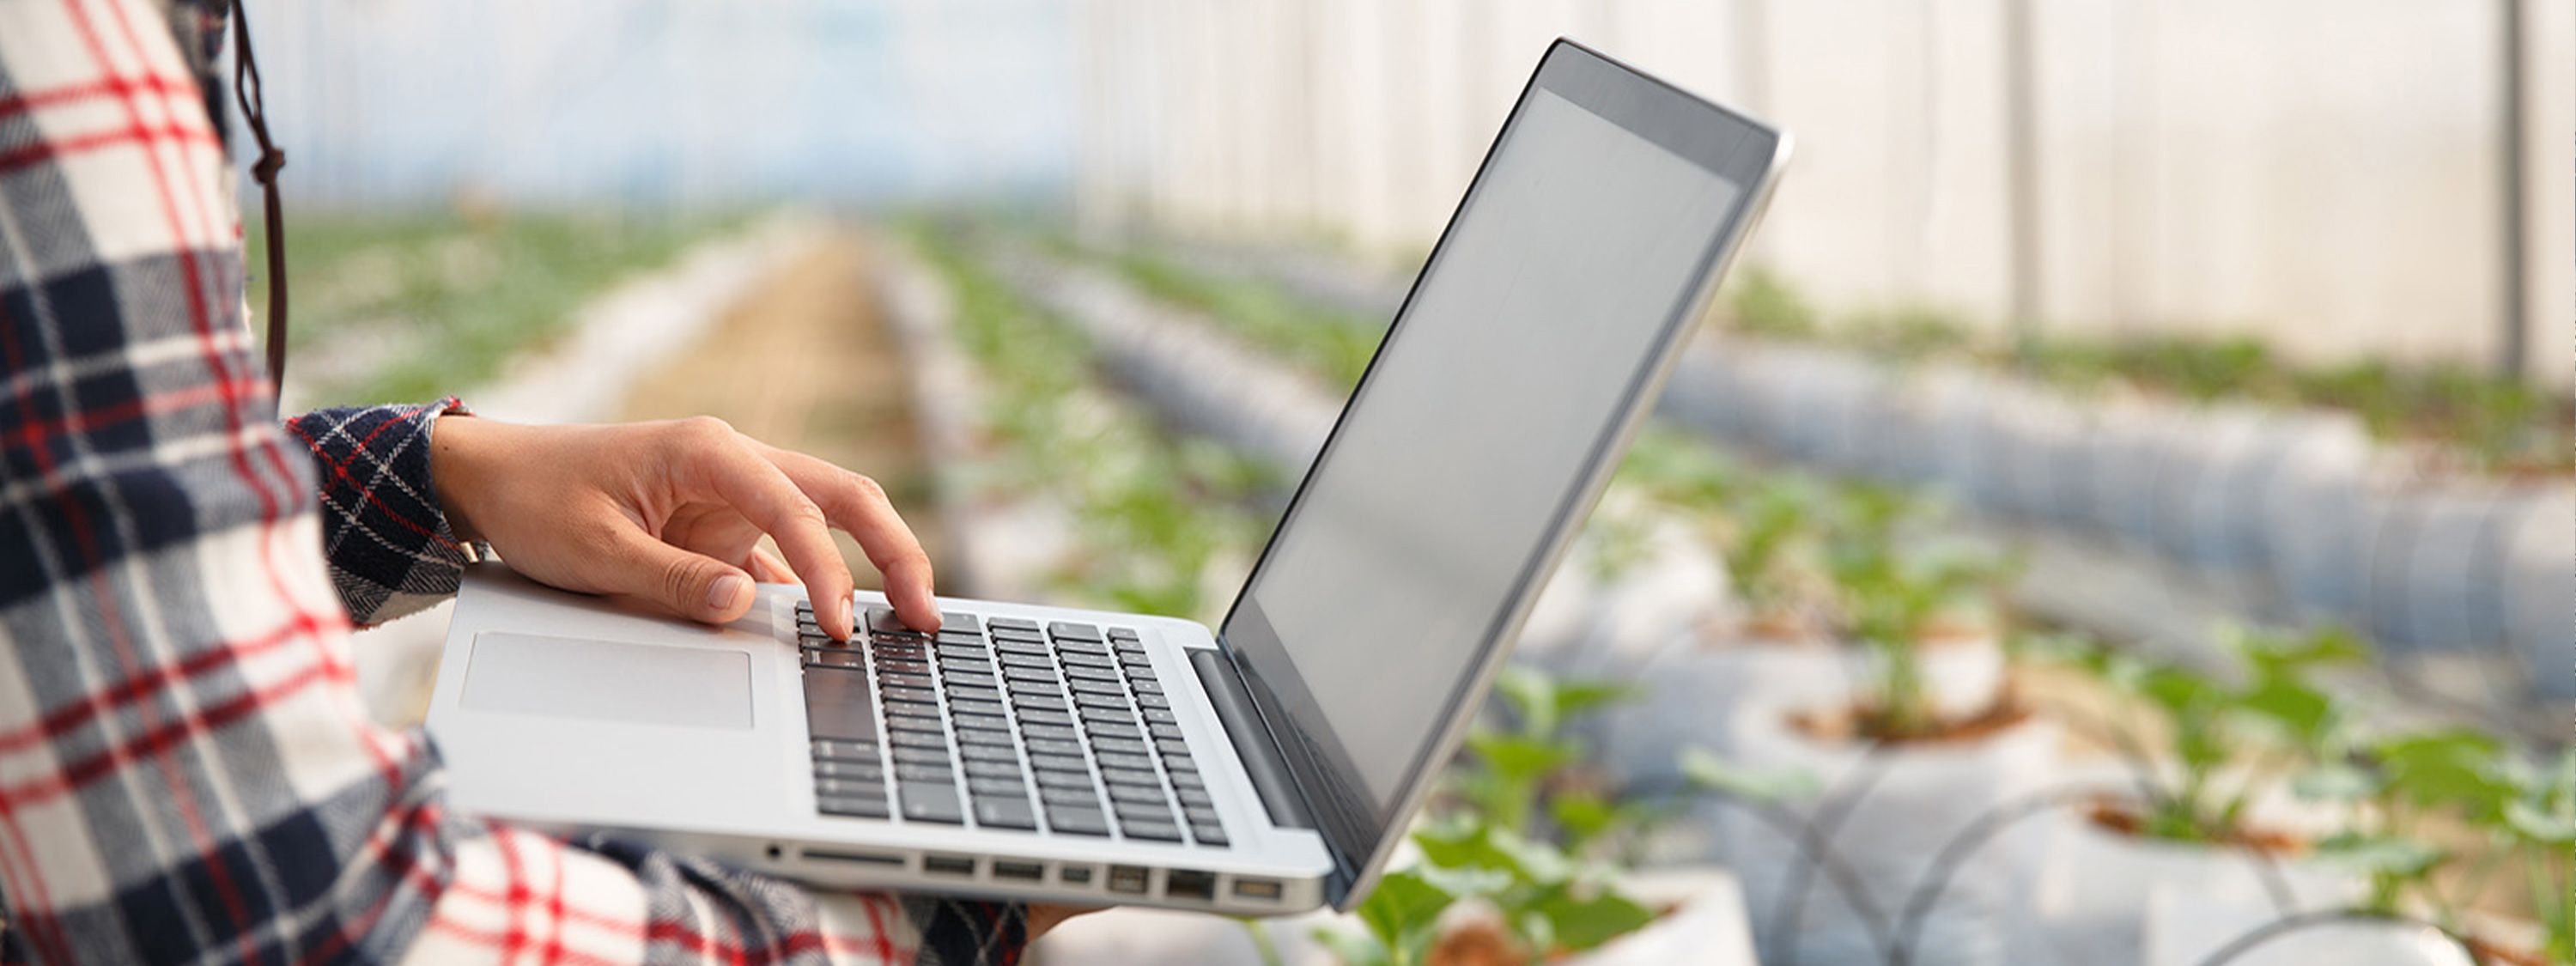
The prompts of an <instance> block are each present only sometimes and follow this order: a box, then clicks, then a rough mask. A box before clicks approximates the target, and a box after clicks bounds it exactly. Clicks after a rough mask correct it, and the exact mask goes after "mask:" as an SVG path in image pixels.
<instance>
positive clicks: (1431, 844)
mask: <svg viewBox="0 0 2576 966" xmlns="http://www.w3.org/2000/svg"><path fill="white" fill-rule="evenodd" d="M1495 693H1496V695H1498V696H1499V697H1500V698H1501V699H1502V702H1503V705H1504V709H1505V714H1503V715H1502V716H1501V718H1502V723H1501V724H1499V725H1497V724H1491V723H1488V724H1482V725H1479V726H1478V728H1477V730H1476V731H1475V732H1474V733H1473V734H1471V735H1470V736H1469V737H1468V745H1467V747H1468V755H1467V757H1466V758H1464V759H1462V760H1461V761H1460V762H1459V763H1458V764H1457V765H1456V766H1453V768H1452V770H1451V772H1450V774H1449V776H1448V784H1449V787H1450V794H1448V795H1447V796H1445V797H1444V798H1443V799H1442V801H1441V802H1440V803H1439V804H1438V805H1436V806H1435V809H1434V814H1433V815H1431V816H1430V817H1428V818H1426V819H1425V820H1424V821H1423V822H1422V823H1421V824H1420V825H1419V826H1418V827H1416V829H1415V830H1414V833H1413V842H1414V844H1415V845H1416V846H1417V847H1419V848H1420V849H1421V850H1422V862H1421V863H1420V864H1419V865H1417V866H1415V867H1414V868H1411V869H1407V870H1403V871H1399V872H1392V873H1388V874H1387V876H1386V877H1385V879H1384V880H1383V881H1382V882H1381V883H1380V884H1379V886H1378V888H1377V890H1376V891H1375V892H1372V893H1371V894H1370V895H1369V898H1368V899H1367V900H1366V901H1364V902H1363V903H1362V904H1361V907H1360V919H1361V922H1362V923H1363V924H1364V925H1366V926H1367V929H1368V931H1367V933H1366V934H1365V936H1347V935H1337V934H1332V933H1328V932H1318V933H1317V938H1318V939H1319V940H1321V941H1324V942H1326V943H1327V944H1329V945H1331V946H1332V947H1333V949H1334V951H1335V953H1336V954H1337V955H1340V956H1341V957H1342V959H1343V960H1344V961H1345V962H1348V963H1352V964H1355V966H1357V964H1385V966H1401V964H1412V963H1419V962H1421V961H1422V957H1423V955H1424V954H1425V952H1426V951H1427V950H1429V949H1430V947H1431V943H1432V942H1433V940H1434V939H1435V938H1436V937H1437V926H1438V924H1439V920H1440V918H1441V916H1442V915H1443V914H1444V913H1445V912H1446V911H1447V910H1448V909H1449V907H1450V906H1451V905H1453V904H1454V903H1457V902H1459V901H1461V900H1466V899H1475V900H1478V901H1481V902H1483V903H1485V904H1487V905H1490V906H1491V907H1492V908H1493V909H1494V911H1495V912H1496V913H1497V914H1499V916H1500V919H1501V924H1502V927H1503V928H1504V929H1505V930H1506V931H1507V932H1508V933H1509V934H1510V936H1511V937H1512V940H1513V941H1514V943H1516V944H1517V945H1518V946H1519V947H1520V948H1521V949H1522V950H1523V951H1525V952H1528V953H1530V954H1531V955H1533V956H1546V955H1550V954H1553V953H1557V952H1573V951H1581V950H1585V949H1590V948H1593V947H1595V946H1598V945H1600V944H1602V943H1605V942H1608V941H1610V940H1611V939H1614V938H1617V937H1619V936H1621V935H1624V934H1626V933H1628V932H1631V931H1634V930H1636V929H1638V928H1640V927H1642V926H1644V925H1645V924H1647V923H1648V922H1651V921H1653V919H1654V916H1655V914H1654V912H1653V911H1652V910H1650V909H1647V908H1646V907H1644V906H1643V905H1640V904H1639V903H1637V902H1635V901H1634V900H1631V899H1629V898H1627V897H1625V896H1622V895H1620V894H1619V893H1618V891H1617V890H1616V889H1615V888H1614V887H1613V885H1612V883H1613V881H1614V880H1615V879H1616V877H1617V875H1618V872H1619V869H1620V866H1619V864H1618V863H1617V862H1616V861H1615V859H1614V855H1615V853H1614V851H1613V850H1612V849H1610V848H1609V845H1610V844H1612V843H1615V842H1618V841H1621V840H1623V839H1624V838H1625V837H1626V836H1627V834H1628V833H1629V832H1631V831H1633V830H1634V829H1635V828H1637V827H1639V826H1641V825H1642V824H1643V823H1644V822H1645V821H1646V820H1647V819H1648V817H1649V816H1650V814H1651V813H1650V810H1649V809H1647V808H1645V807H1643V806H1640V805H1636V804H1632V803H1618V802H1612V801H1610V800H1608V799H1606V798H1604V797H1603V796H1601V795H1600V794H1599V793H1598V792H1597V791H1592V790H1590V789H1587V788H1583V787H1580V786H1579V783H1576V782H1572V781H1568V780H1567V779H1568V778H1569V777H1570V776H1569V772H1571V771H1572V770H1573V769H1574V768H1575V766H1577V765H1578V764H1579V763H1580V762H1581V761H1582V760H1583V756H1584V747H1583V744H1582V743H1581V742H1580V741H1578V740H1576V739H1574V738H1572V737H1569V736H1568V735H1567V733H1566V726H1567V725H1568V724H1570V723H1571V722H1573V721H1574V720H1575V719H1578V718H1580V717H1582V716H1585V715H1589V714H1593V713H1596V712H1598V711H1599V710H1601V709H1602V708H1605V707H1607V706H1608V705H1610V704H1611V703H1612V702H1615V701H1617V700H1619V699H1620V698H1621V697H1622V696H1624V695H1625V694H1626V690H1625V689H1624V688H1620V687H1615V686H1610V685H1603V684H1595V683H1567V682H1558V681H1555V680H1552V679H1550V678H1548V677H1547V676H1545V675H1543V674H1540V673H1538V672H1536V671H1532V670H1529V669H1527V668H1521V667H1507V668H1505V669H1504V670H1503V672H1502V673H1501V675H1500V676H1499V677H1498V678H1497V679H1496V684H1495Z"/></svg>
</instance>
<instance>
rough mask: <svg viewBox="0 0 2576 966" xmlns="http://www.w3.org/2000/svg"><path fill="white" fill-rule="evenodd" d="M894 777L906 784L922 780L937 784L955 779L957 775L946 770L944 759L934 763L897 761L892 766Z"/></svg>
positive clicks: (946, 765) (946, 764) (921, 781)
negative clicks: (922, 763)
mask: <svg viewBox="0 0 2576 966" xmlns="http://www.w3.org/2000/svg"><path fill="white" fill-rule="evenodd" d="M894 779H895V781H897V782H901V783H903V784H906V785H911V784H915V783H923V782H927V783H929V784H933V785H939V784H946V783H949V782H954V781H956V780H957V775H956V773H955V772H951V771H949V770H948V763H947V762H944V761H943V762H940V763H939V764H936V765H911V764H903V763H900V762H898V763H897V764H896V765H895V766H894Z"/></svg>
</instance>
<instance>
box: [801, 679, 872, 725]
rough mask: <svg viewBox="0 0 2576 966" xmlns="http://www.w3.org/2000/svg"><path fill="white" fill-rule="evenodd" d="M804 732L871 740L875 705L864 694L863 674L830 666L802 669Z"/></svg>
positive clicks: (864, 682) (866, 687)
mask: <svg viewBox="0 0 2576 966" xmlns="http://www.w3.org/2000/svg"><path fill="white" fill-rule="evenodd" d="M805 732H806V734H807V735H809V736H811V737H815V738H846V739H850V740H854V741H873V740H875V739H876V737H877V709H876V706H875V704H874V701H873V699H872V698H870V697H869V696H868V681H867V678H866V677H865V676H864V675H862V674H860V673H859V672H857V671H844V670H839V669H833V668H813V669H811V670H808V671H806V672H805Z"/></svg>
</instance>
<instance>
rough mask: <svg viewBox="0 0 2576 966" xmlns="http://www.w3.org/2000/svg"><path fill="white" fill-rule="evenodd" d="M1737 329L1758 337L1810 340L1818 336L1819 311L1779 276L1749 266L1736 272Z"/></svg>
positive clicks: (1764, 269)
mask: <svg viewBox="0 0 2576 966" xmlns="http://www.w3.org/2000/svg"><path fill="white" fill-rule="evenodd" d="M1735 278H1736V281H1735V299H1734V302H1733V306H1734V309H1735V320H1734V321H1735V327H1736V328H1737V329H1739V330H1741V331H1744V332H1750V333H1753V334H1755V335H1768V336H1777V337H1780V338H1810V337H1813V336H1815V335H1816V334H1817V332H1818V331H1819V327H1818V325H1817V323H1816V310H1815V307H1814V306H1811V305H1809V304H1807V300H1806V299H1805V298H1804V297H1802V296H1800V295H1799V294H1798V292H1797V290H1796V289H1794V288H1791V287H1790V286H1789V284H1788V282H1787V281H1786V280H1784V279H1782V278H1781V277H1780V276H1779V275H1778V274H1777V273H1774V272H1772V271H1771V270H1770V269H1768V268H1765V267H1763V266H1760V265H1747V266H1744V267H1743V268H1742V269H1741V270H1739V271H1737V272H1736V273H1735Z"/></svg>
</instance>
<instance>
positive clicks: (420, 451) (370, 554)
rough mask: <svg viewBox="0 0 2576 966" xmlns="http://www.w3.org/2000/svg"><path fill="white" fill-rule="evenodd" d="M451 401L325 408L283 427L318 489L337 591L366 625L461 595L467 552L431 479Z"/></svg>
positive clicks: (325, 548)
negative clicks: (433, 437) (306, 457)
mask: <svg viewBox="0 0 2576 966" xmlns="http://www.w3.org/2000/svg"><path fill="white" fill-rule="evenodd" d="M463 410H464V407H463V406H461V405H460V404H459V403H458V402H457V401H456V399H455V398H453V397H450V398H447V399H442V400H439V401H438V402H435V403H431V404H428V405H425V406H358V407H347V408H335V409H319V410H315V411H313V412H309V413H306V414H304V415H301V416H297V417H295V418H293V419H290V420H287V422H286V432H287V435H289V436H292V437H294V438H295V440H296V442H299V443H302V444H303V446H304V448H305V449H306V450H307V451H309V452H310V454H311V456H312V459H313V472H314V475H315V476H316V477H318V478H319V482H320V485H321V505H320V509H321V515H322V557H323V560H324V561H326V562H327V563H328V564H329V565H330V568H331V589H332V590H334V591H337V592H338V593H339V595H340V605H341V607H342V608H344V609H346V610H347V611H348V613H349V619H350V620H352V621H355V622H357V623H358V624H359V625H361V626H366V625H374V624H381V623H384V622H385V621H389V620H393V619H394V618H397V617H403V616H406V615H409V614H413V613H416V612H418V611H420V610H421V609H423V608H426V607H428V606H430V605H432V604H435V603H438V602H439V601H442V600H445V599H447V598H449V597H453V596H455V595H456V587H457V585H458V583H460V582H461V581H462V580H463V579H464V575H465V563H466V557H467V553H466V548H465V545H464V543H463V542H462V541H459V540H458V539H457V538H456V533H455V531H453V530H451V529H449V528H448V525H447V514H446V513H445V512H444V511H443V510H441V509H440V506H439V502H438V493H437V490H436V489H435V487H434V484H433V480H432V478H431V476H430V466H429V453H430V450H429V442H430V434H431V433H432V432H434V431H435V429H434V427H435V426H436V425H437V423H438V418H439V417H441V416H444V415H447V414H449V413H458V412H463Z"/></svg>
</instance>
